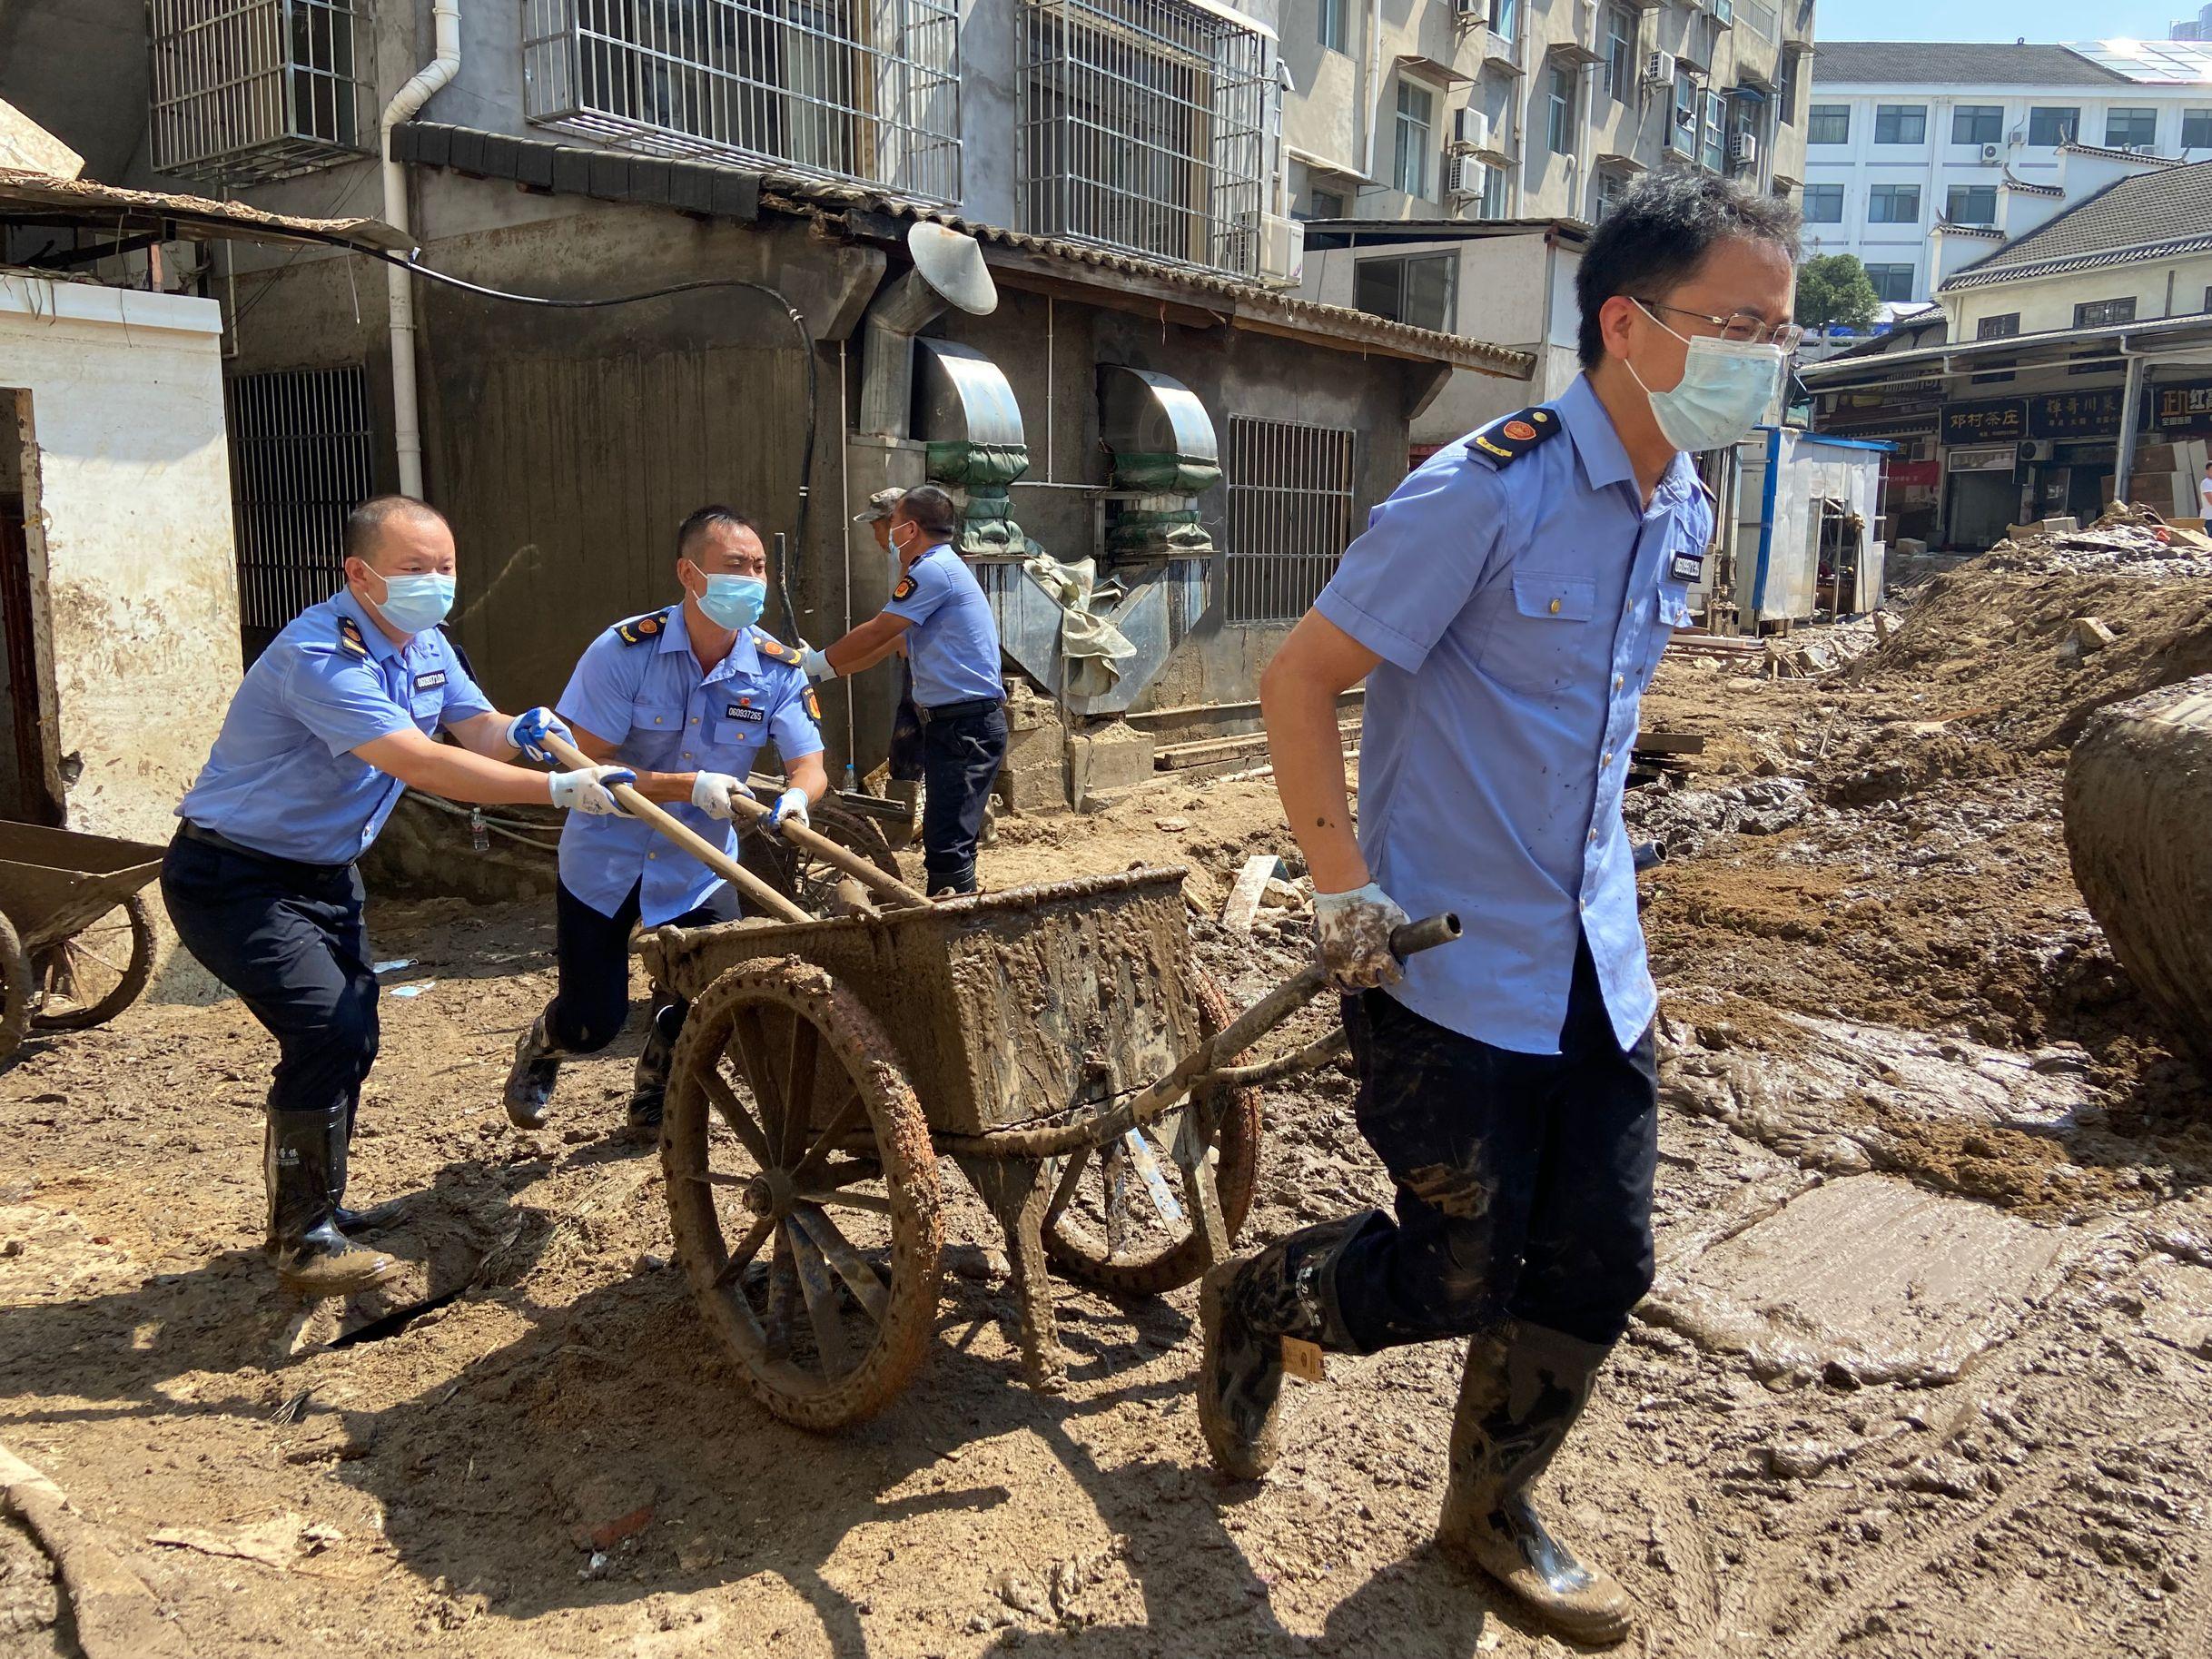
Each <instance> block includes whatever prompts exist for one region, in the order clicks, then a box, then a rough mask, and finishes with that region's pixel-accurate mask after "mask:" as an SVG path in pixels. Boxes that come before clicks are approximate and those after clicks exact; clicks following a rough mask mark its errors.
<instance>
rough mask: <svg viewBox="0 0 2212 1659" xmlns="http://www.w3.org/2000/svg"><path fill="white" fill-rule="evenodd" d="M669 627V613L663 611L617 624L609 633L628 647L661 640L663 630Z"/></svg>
mask: <svg viewBox="0 0 2212 1659" xmlns="http://www.w3.org/2000/svg"><path fill="white" fill-rule="evenodd" d="M667 626H668V613H667V610H666V609H661V610H657V611H653V612H650V613H648V614H647V615H646V616H643V617H632V618H631V619H630V620H629V621H627V622H617V623H616V624H615V626H614V627H613V628H611V629H610V630H609V632H611V633H612V634H613V635H614V637H616V638H617V639H619V640H620V641H621V642H622V643H623V644H624V645H626V646H634V645H643V644H645V642H646V641H647V640H648V639H657V638H659V637H660V633H661V630H662V629H663V628H665V627H667Z"/></svg>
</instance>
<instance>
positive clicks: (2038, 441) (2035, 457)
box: [2019, 438, 2051, 461]
mask: <svg viewBox="0 0 2212 1659" xmlns="http://www.w3.org/2000/svg"><path fill="white" fill-rule="evenodd" d="M2050 457H2051V447H2050V439H2048V438H2023V439H2020V448H2019V459H2021V460H2024V461H2047V460H2049V459H2050Z"/></svg>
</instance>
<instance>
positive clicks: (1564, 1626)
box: [1437, 1319, 1635, 1643]
mask: <svg viewBox="0 0 2212 1659" xmlns="http://www.w3.org/2000/svg"><path fill="white" fill-rule="evenodd" d="M1610 1351H1611V1350H1610V1349H1609V1348H1603V1347H1600V1346H1599V1345H1597V1344H1596V1343H1593V1342H1584V1341H1581V1340H1578V1339H1577V1338H1574V1337H1570V1336H1567V1335H1566V1334H1565V1333H1564V1332H1562V1331H1556V1330H1546V1329H1545V1328H1543V1327H1542V1326H1537V1325H1528V1324H1524V1323H1522V1322H1520V1321H1518V1320H1512V1319H1509V1320H1507V1321H1506V1323H1505V1324H1504V1325H1502V1326H1500V1327H1498V1328H1496V1330H1494V1331H1491V1332H1489V1333H1487V1334H1486V1335H1482V1336H1477V1337H1476V1338H1474V1339H1473V1340H1472V1341H1471V1342H1470V1343H1469V1344H1468V1345H1467V1362H1466V1371H1465V1373H1464V1374H1463V1375H1462V1377H1461V1378H1460V1383H1459V1406H1458V1409H1457V1413H1456V1415H1455V1416H1454V1417H1453V1418H1452V1447H1451V1478H1450V1483H1449V1484H1448V1485H1447V1486H1446V1488H1445V1493H1444V1514H1443V1517H1442V1518H1441V1519H1440V1520H1439V1521H1438V1523H1437V1542H1438V1543H1439V1544H1440V1545H1443V1546H1444V1548H1445V1549H1446V1550H1447V1551H1448V1552H1450V1553H1452V1554H1454V1555H1458V1556H1460V1557H1462V1558H1463V1559H1465V1560H1467V1561H1469V1562H1471V1563H1472V1564H1473V1565H1476V1566H1478V1567H1480V1568H1481V1569H1482V1570H1483V1571H1484V1572H1486V1573H1487V1574H1488V1575H1490V1576H1491V1577H1492V1578H1495V1579H1496V1580H1497V1582H1498V1583H1500V1584H1502V1585H1505V1586H1506V1589H1508V1590H1510V1591H1512V1592H1513V1594H1514V1595H1516V1597H1517V1598H1519V1600H1520V1601H1521V1603H1522V1604H1523V1605H1525V1606H1526V1607H1527V1608H1528V1610H1529V1611H1530V1612H1532V1613H1534V1614H1536V1615H1537V1616H1538V1617H1539V1618H1542V1619H1543V1620H1544V1621H1545V1623H1547V1624H1550V1625H1551V1626H1552V1627H1553V1628H1554V1629H1555V1630H1557V1631H1558V1632H1559V1633H1560V1634H1563V1635H1565V1636H1569V1637H1572V1638H1573V1639H1574V1640H1575V1641H1577V1642H1587V1643H1607V1642H1618V1641H1620V1640H1622V1639H1623V1638H1624V1637H1625V1636H1626V1635H1627V1634H1628V1633H1629V1632H1630V1631H1631V1630H1632V1629H1633V1628H1634V1622H1635V1621H1634V1604H1633V1603H1631V1602H1630V1601H1629V1599H1628V1593H1627V1592H1626V1591H1625V1590H1624V1589H1622V1588H1621V1586H1620V1585H1619V1584H1618V1583H1617V1582H1615V1580H1614V1579H1613V1577H1612V1576H1611V1575H1608V1574H1607V1573H1606V1572H1605V1570H1604V1569H1603V1568H1600V1567H1592V1566H1586V1565H1584V1564H1583V1563H1582V1562H1580V1561H1577V1560H1576V1559H1575V1554H1574V1552H1573V1551H1572V1550H1570V1549H1568V1548H1567V1546H1566V1545H1564V1544H1562V1543H1560V1542H1559V1541H1558V1540H1557V1539H1556V1538H1555V1537H1553V1536H1552V1535H1551V1533H1550V1531H1549V1530H1548V1529H1547V1528H1546V1527H1545V1525H1544V1522H1543V1520H1542V1519H1541V1518H1540V1517H1539V1516H1537V1514H1536V1507H1535V1506H1534V1505H1533V1504H1532V1503H1531V1502H1530V1501H1529V1496H1528V1489H1529V1487H1530V1486H1533V1485H1534V1484H1535V1483H1536V1477H1537V1476H1540V1475H1542V1474H1543V1473H1544V1471H1545V1467H1546V1466H1549V1464H1550V1463H1551V1460H1552V1457H1553V1455H1554V1454H1555V1452H1557V1451H1558V1449H1559V1447H1560V1443H1561V1442H1562V1441H1564V1440H1565V1438H1566V1436H1567V1431H1568V1430H1569V1429H1570V1428H1572V1427H1574V1426H1575V1418H1576V1417H1580V1416H1581V1415H1582V1408H1583V1407H1584V1406H1585V1404H1586V1403H1587V1402H1588V1400H1589V1397H1590V1382H1591V1379H1592V1378H1595V1376H1596V1375H1597V1368H1598V1367H1599V1366H1601V1365H1603V1364H1604V1363H1605V1356H1606V1354H1607V1353H1608V1352H1610Z"/></svg>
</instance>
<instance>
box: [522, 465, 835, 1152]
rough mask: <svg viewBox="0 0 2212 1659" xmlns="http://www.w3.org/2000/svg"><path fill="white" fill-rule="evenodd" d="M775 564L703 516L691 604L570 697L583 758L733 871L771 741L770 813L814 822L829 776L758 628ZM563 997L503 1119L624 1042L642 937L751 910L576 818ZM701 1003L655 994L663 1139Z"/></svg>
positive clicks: (636, 1087) (755, 533)
mask: <svg viewBox="0 0 2212 1659" xmlns="http://www.w3.org/2000/svg"><path fill="white" fill-rule="evenodd" d="M767 578H768V556H767V552H766V550H765V548H763V547H762V545H761V537H760V531H759V529H758V528H757V527H756V526H755V524H754V523H753V521H752V520H751V519H749V518H746V517H744V516H743V515H742V514H740V513H736V512H734V511H732V510H731V509H728V508H726V507H702V508H700V509H698V511H696V512H695V513H693V514H692V515H691V516H690V517H689V518H686V519H685V520H684V522H683V523H682V524H681V525H679V526H678V527H677V528H676V582H677V584H678V586H679V587H681V588H682V589H683V595H684V597H683V598H682V600H681V601H680V602H678V603H676V604H675V605H670V606H666V607H663V608H661V609H659V610H656V611H648V612H647V613H646V614H645V615H644V616H641V617H628V618H627V619H625V620H623V621H621V622H617V624H616V625H615V626H614V627H611V628H609V629H607V631H606V632H605V633H603V634H601V635H600V636H599V637H597V638H596V639H594V640H593V641H592V642H591V644H590V645H589V646H588V647H586V649H585V651H584V655H583V657H582V659H581V660H580V661H578V664H577V665H576V672H575V673H574V674H573V675H571V676H569V680H568V689H567V690H566V691H563V692H562V693H561V694H560V704H559V707H560V712H561V717H562V718H563V719H565V720H567V721H568V723H569V724H570V725H571V726H574V727H575V728H576V739H575V741H576V746H577V747H578V748H579V749H581V750H582V751H583V752H584V753H585V754H586V755H589V756H591V758H592V759H594V760H602V761H604V760H615V761H619V762H620V763H621V764H622V765H624V766H627V767H628V768H630V769H631V770H632V771H634V772H635V773H636V774H637V785H636V787H637V792H638V793H639V794H640V795H644V796H645V797H646V798H647V800H649V801H657V802H659V803H661V804H663V805H667V807H668V808H669V810H670V812H671V813H672V814H673V815H675V816H676V817H677V818H679V819H681V820H682V821H683V822H684V823H685V824H686V825H688V826H689V827H690V828H692V829H694V830H696V831H697V832H698V833H699V834H701V835H702V836H704V837H705V838H706V840H707V841H709V842H711V843H713V844H715V845H716V846H719V847H720V848H722V850H723V851H724V852H726V853H727V854H729V855H730V856H731V857H733V858H735V857H736V856H737V835H736V827H735V822H734V821H735V819H736V815H737V813H738V810H739V809H738V808H737V807H736V806H734V805H731V799H730V798H731V796H733V795H751V794H752V791H751V789H750V788H749V787H747V785H746V783H745V778H746V774H747V773H749V772H751V770H752V769H753V762H754V759H755V756H757V755H759V754H760V752H761V749H762V748H763V747H764V746H765V745H766V744H767V743H768V742H769V741H770V740H771V739H773V740H774V742H775V749H776V753H777V755H780V756H781V757H782V759H783V763H784V779H785V785H786V787H785V790H784V792H783V794H782V795H780V796H779V797H778V798H777V800H776V803H775V808H774V810H773V811H772V812H771V814H770V815H769V818H768V826H769V828H770V829H771V830H774V829H775V828H777V827H779V826H780V825H782V824H783V823H784V822H785V819H790V820H793V821H795V822H797V823H799V824H806V823H807V822H808V816H807V808H808V807H809V806H810V805H812V804H813V803H814V802H815V801H818V800H820V799H821V798H822V792H823V791H824V790H825V788H827V787H828V785H829V778H828V775H827V774H825V772H824V771H823V769H822V731H821V707H820V706H819V705H818V704H817V703H816V702H815V694H814V692H813V691H812V690H811V689H810V688H809V687H808V686H807V684H806V676H805V675H804V674H803V673H801V672H800V669H799V653H798V652H797V651H796V650H795V649H794V648H793V647H790V646H786V645H785V644H783V643H782V642H781V641H779V640H778V639H776V638H775V636H774V635H772V634H770V633H769V632H768V631H767V630H766V629H765V628H762V627H756V626H755V624H756V623H757V622H758V621H759V618H760V613H761V607H762V606H763V605H765V603H766V600H767V594H768V587H767ZM554 905H555V942H554V948H555V954H556V958H557V960H558V964H559V974H560V977H559V983H558V987H557V988H556V990H555V992H554V995H553V1000H552V1001H551V1002H548V1003H547V1004H546V1006H545V1008H544V1011H543V1012H540V1013H539V1014H538V1018H537V1019H536V1020H534V1021H533V1022H531V1024H530V1028H529V1029H528V1031H526V1032H523V1033H522V1038H521V1041H520V1042H518V1043H517V1044H516V1045H515V1063H514V1066H513V1068H512V1070H510V1071H509V1073H508V1077H507V1088H506V1091H505V1102H506V1106H507V1115H508V1118H509V1121H512V1122H513V1123H514V1124H515V1125H516V1126H517V1127H518V1128H521V1129H535V1128H537V1127H538V1125H540V1124H542V1123H543V1122H544V1121H545V1118H546V1108H547V1106H548V1103H549V1102H550V1101H551V1100H552V1098H553V1085H554V1081H555V1080H556V1079H557V1078H558V1075H559V1072H560V1062H561V1057H562V1056H563V1055H568V1054H592V1053H597V1052H598V1051H599V1050H601V1049H603V1048H605V1047H607V1044H608V1043H610V1042H614V1040H615V1039H616V1037H617V1036H618V1035H620V1033H621V1031H622V1028H623V1026H624V1024H626V1023H627V1021H628V1019H629V1012H630V953H629V944H630V929H631V928H633V927H634V926H636V925H637V923H640V922H642V923H644V924H645V925H646V926H647V927H659V926H662V925H663V924H674V925H676V926H678V927H702V926H705V925H706V924H707V923H713V922H733V921H736V918H737V914H738V908H737V895H736V894H735V893H734V892H732V891H731V889H730V887H729V884H727V883H726V882H725V881H724V880H723V879H722V877H720V876H718V875H716V874H715V873H714V872H713V871H712V870H709V869H708V868H707V867H706V865H704V864H700V863H699V862H698V861H697V860H696V859H695V858H693V857H692V856H691V854H688V853H686V852H684V851H683V850H682V849H681V848H678V847H676V846H673V845H671V844H669V843H668V842H667V841H666V840H664V839H663V838H662V836H661V835H660V834H659V832H658V831H657V830H655V829H654V828H653V826H652V825H649V824H646V823H644V822H642V821H640V820H638V819H636V818H631V817H627V816H625V817H620V818H598V819H594V820H592V821H591V822H590V823H589V824H588V825H587V824H586V823H585V821H584V820H581V819H577V818H571V819H570V820H569V821H568V824H567V825H565V826H564V827H563V828H562V830H561V837H560V883H559V885H558V888H557V890H556V892H555V894H554ZM686 1011H687V1004H686V1003H684V1002H681V1001H679V1000H677V999H676V997H674V996H671V995H669V994H668V993H667V992H665V991H660V990H658V989H657V993H656V997H655V1001H654V1004H653V1014H652V1022H651V1025H650V1027H649V1028H648V1030H647V1034H646V1043H645V1049H644V1052H641V1053H640V1054H639V1055H638V1057H637V1074H636V1076H635V1078H634V1079H633V1081H632V1083H631V1088H630V1103H629V1122H630V1127H631V1128H633V1129H638V1130H657V1129H658V1128H659V1127H660V1121H661V1101H662V1096H663V1094H664V1093H665V1091H667V1085H668V1061H669V1056H670V1054H671V1053H672V1052H673V1051H674V1049H675V1047H676V1033H677V1032H679V1031H681V1030H682V1029H683V1024H684V1016H685V1013H686Z"/></svg>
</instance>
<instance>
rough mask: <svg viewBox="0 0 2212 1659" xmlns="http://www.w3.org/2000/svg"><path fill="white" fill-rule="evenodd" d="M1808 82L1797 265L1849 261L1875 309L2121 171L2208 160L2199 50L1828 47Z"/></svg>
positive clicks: (2203, 48) (2145, 46)
mask: <svg viewBox="0 0 2212 1659" xmlns="http://www.w3.org/2000/svg"><path fill="white" fill-rule="evenodd" d="M1811 67H1812V90H1811V98H1810V104H1809V108H1808V114H1807V120H1806V127H1805V141H1806V148H1805V180H1804V185H1805V189H1804V210H1805V248H1806V252H1809V253H1852V254H1856V255H1857V256H1858V257H1859V259H1860V261H1861V262H1862V263H1863V264H1864V265H1865V266H1866V268H1867V272H1868V274H1869V275H1870V276H1871V278H1872V279H1873V282H1874V291H1875V293H1876V295H1877V296H1878V297H1879V298H1881V300H1884V301H1893V302H1899V303H1904V302H1911V301H1928V300H1929V299H1931V297H1932V296H1933V294H1934V291H1935V290H1936V288H1937V286H1938V285H1939V284H1940V282H1941V281H1942V280H1943V278H1944V277H1945V276H1947V275H1948V274H1949V273H1950V272H1951V271H1952V270H1955V269H1957V268H1958V265H1959V264H1960V263H1961V262H1963V261H1962V257H1961V252H1960V250H1961V249H1962V248H1964V247H1966V246H1968V245H1969V244H1972V243H1974V242H1976V240H1977V237H1979V238H1980V242H1981V244H1982V245H1980V246H1977V247H1975V248H1974V249H1973V252H1972V253H1971V254H1970V255H1967V256H1966V257H1979V255H1980V253H1983V252H1988V251H1989V247H1990V245H1994V244H1995V243H1996V242H2001V241H2003V240H2004V239H2005V238H2006V237H2008V236H2019V235H2020V234H2023V233H2024V232H2027V231H2028V230H2029V229H2031V228H2033V224H2034V223H2035V222H2039V220H2040V219H2043V218H2048V217H2050V216H2051V215H2053V214H2056V213H2057V212H2060V211H2061V210H2063V209H2065V208H2066V207H2068V206H2069V205H2071V204H2072V203H2074V202H2079V201H2081V200H2083V199H2085V197H2086V196H2087V195H2089V194H2090V193H2094V192H2096V191H2098V190H2101V189H2102V188H2104V186H2105V185H2106V184H2108V183H2111V180H2112V177H2113V173H2112V171H2111V169H2112V168H2114V167H2118V168H2120V169H2123V170H2124V169H2125V168H2126V167H2128V165H2129V164H2130V158H2136V157H2166V158H2169V159H2170V158H2174V157H2187V156H2190V155H2198V156H2201V155H2204V154H2207V153H2212V45H2197V44H2186V43H2178V44H2177V43H2169V42H2162V41H2148V42H2136V41H2108V42H2100V43H2084V44H2075V45H2029V44H2017V45H2010V46H2007V45H1998V44H1987V43H1972V44H1931V43H1927V42H1921V41H1830V42H1824V43H1822V44H1821V46H1820V47H1819V49H1818V51H1817V52H1815V54H1813V57H1812V66H1811ZM2090 163H2095V164H2090ZM1950 232H1959V234H1950ZM1947 236H1948V240H1949V243H1950V246H1949V249H1948V251H1946V250H1945V249H1944V247H1943V242H1944V241H1945V239H1946V237H1947Z"/></svg>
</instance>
